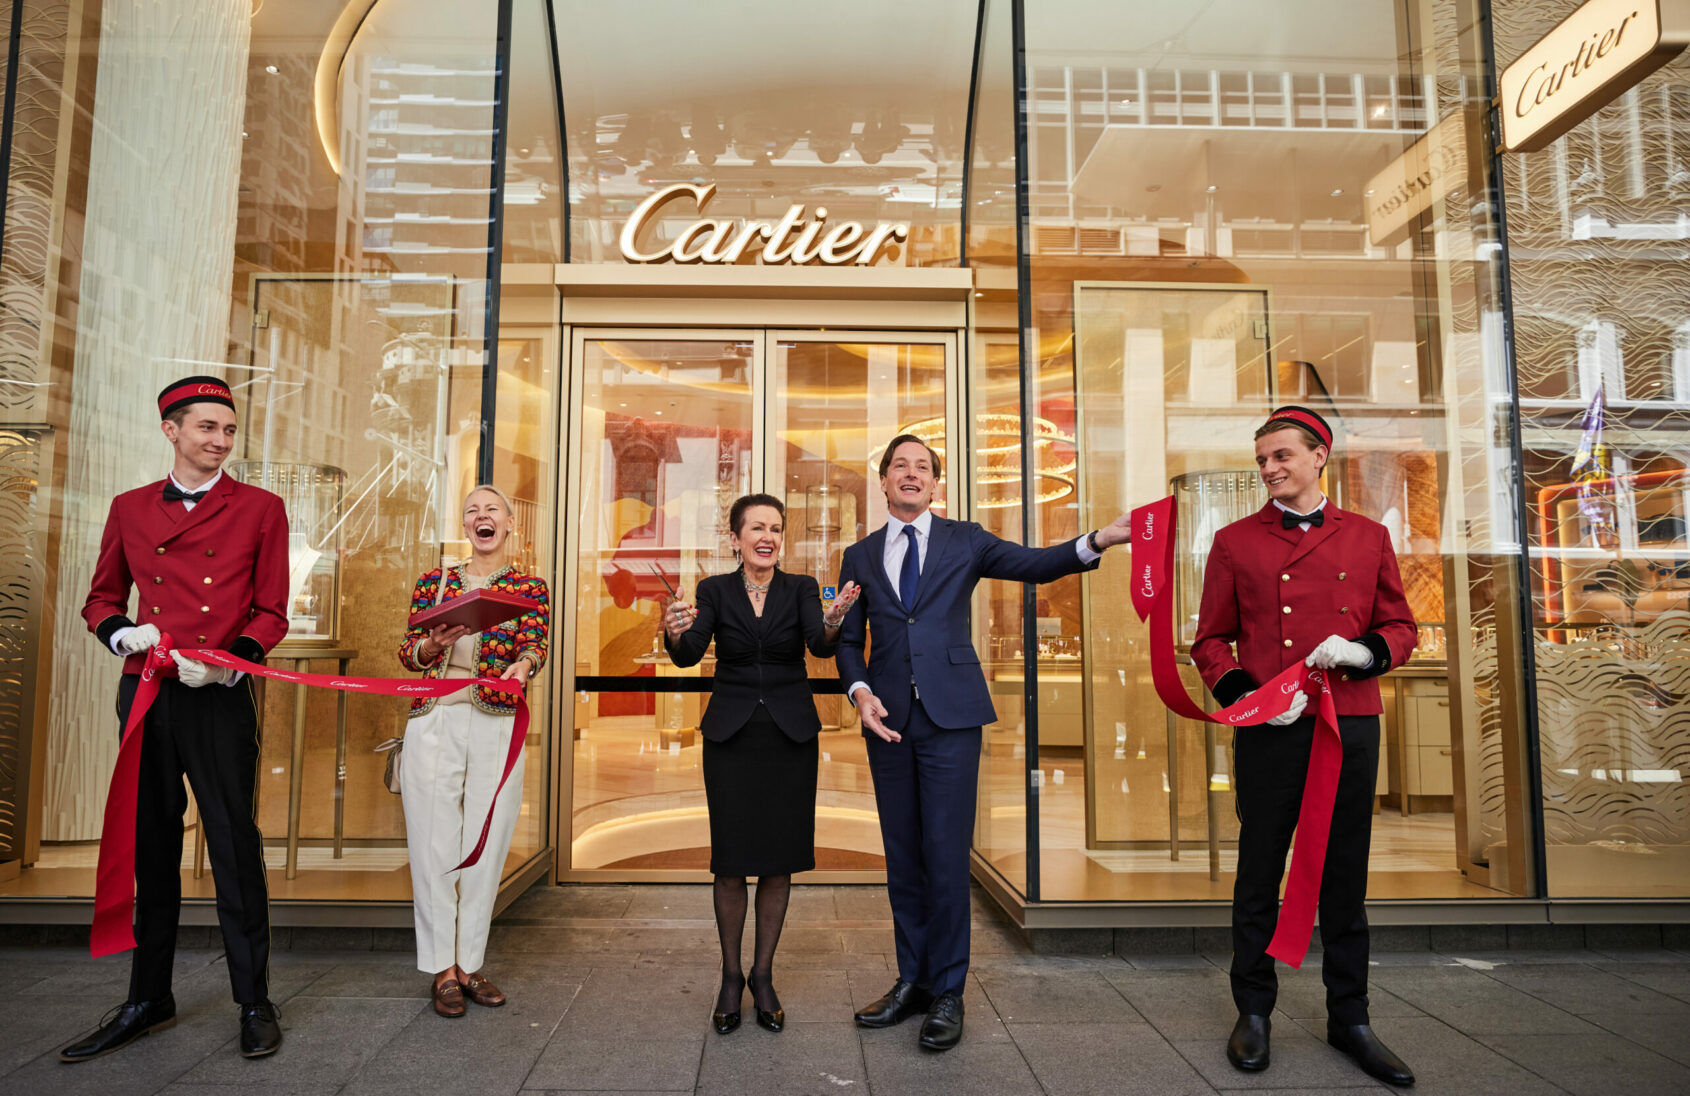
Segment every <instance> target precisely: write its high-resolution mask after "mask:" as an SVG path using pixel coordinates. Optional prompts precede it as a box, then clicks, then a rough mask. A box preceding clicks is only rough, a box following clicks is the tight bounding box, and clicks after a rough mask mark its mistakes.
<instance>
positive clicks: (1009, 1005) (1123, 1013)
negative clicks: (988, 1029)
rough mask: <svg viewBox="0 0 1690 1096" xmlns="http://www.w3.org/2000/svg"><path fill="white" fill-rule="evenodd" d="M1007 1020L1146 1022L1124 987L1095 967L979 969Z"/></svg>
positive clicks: (980, 978)
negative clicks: (1049, 970)
mask: <svg viewBox="0 0 1690 1096" xmlns="http://www.w3.org/2000/svg"><path fill="white" fill-rule="evenodd" d="M976 978H977V979H978V981H979V984H980V987H981V988H982V989H983V990H984V991H985V993H986V996H987V997H989V998H990V999H991V1002H992V1007H993V1008H994V1009H996V1010H997V1013H998V1015H999V1016H1001V1017H1003V1020H1004V1023H1006V1024H1012V1023H1016V1022H1017V1021H1019V1022H1022V1023H1031V1024H1043V1023H1064V1022H1073V1023H1096V1024H1128V1023H1143V1022H1144V1018H1143V1017H1142V1016H1140V1015H1139V1014H1138V1010H1137V1009H1135V1008H1133V1006H1132V1005H1130V1004H1128V1003H1127V999H1126V998H1125V997H1123V996H1121V991H1120V989H1118V988H1117V987H1116V986H1115V985H1113V984H1111V983H1110V981H1109V980H1108V979H1106V978H1105V977H1104V976H1103V975H1101V974H1099V973H1097V972H1095V971H1078V972H1074V973H1067V974H1057V973H1052V974H1045V975H1029V974H1024V973H1014V974H1009V973H1004V974H996V973H978V974H976Z"/></svg>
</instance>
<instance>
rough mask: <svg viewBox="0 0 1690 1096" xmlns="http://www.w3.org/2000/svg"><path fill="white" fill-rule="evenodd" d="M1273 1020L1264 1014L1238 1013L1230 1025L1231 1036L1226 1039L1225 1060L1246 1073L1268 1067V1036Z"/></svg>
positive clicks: (1271, 1030) (1271, 1029)
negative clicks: (1234, 1021)
mask: <svg viewBox="0 0 1690 1096" xmlns="http://www.w3.org/2000/svg"><path fill="white" fill-rule="evenodd" d="M1272 1032H1273V1021H1272V1020H1270V1019H1268V1018H1267V1017H1266V1016H1251V1015H1249V1014H1248V1013H1242V1012H1241V1013H1239V1014H1238V1023H1236V1024H1234V1025H1233V1026H1232V1037H1231V1038H1230V1039H1228V1040H1227V1041H1226V1060H1227V1061H1229V1062H1231V1063H1232V1064H1233V1065H1234V1066H1236V1067H1237V1068H1239V1069H1242V1070H1244V1071H1245V1072H1246V1073H1256V1072H1259V1071H1260V1070H1264V1069H1266V1068H1267V1067H1268V1036H1269V1035H1270V1034H1271V1033H1272Z"/></svg>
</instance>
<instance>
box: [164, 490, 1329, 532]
mask: <svg viewBox="0 0 1690 1096" xmlns="http://www.w3.org/2000/svg"><path fill="white" fill-rule="evenodd" d="M165 490H169V488H165ZM1279 520H1280V523H1281V524H1283V525H1284V526H1285V528H1287V529H1295V528H1296V527H1297V526H1299V525H1301V524H1303V522H1305V521H1306V522H1308V523H1309V525H1310V526H1311V527H1312V528H1315V529H1319V528H1320V527H1321V526H1322V525H1324V524H1326V507H1324V506H1322V507H1321V508H1320V509H1319V510H1316V511H1315V512H1314V513H1312V514H1293V513H1292V512H1291V511H1289V510H1282V511H1280V514H1279Z"/></svg>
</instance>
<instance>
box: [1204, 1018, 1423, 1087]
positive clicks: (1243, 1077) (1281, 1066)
mask: <svg viewBox="0 0 1690 1096" xmlns="http://www.w3.org/2000/svg"><path fill="white" fill-rule="evenodd" d="M1231 1019H1232V1018H1231V1017H1226V1018H1223V1019H1222V1022H1221V1023H1219V1024H1217V1025H1216V1026H1215V1031H1214V1033H1213V1034H1212V1035H1210V1036H1209V1037H1207V1038H1203V1039H1175V1040H1173V1045H1174V1049H1175V1050H1177V1051H1179V1052H1180V1054H1181V1055H1183V1056H1184V1058H1185V1060H1186V1061H1188V1062H1190V1063H1191V1065H1192V1066H1193V1067H1194V1068H1196V1070H1197V1072H1199V1073H1201V1074H1202V1075H1203V1079H1204V1080H1206V1081H1208V1082H1209V1084H1211V1085H1213V1086H1214V1087H1216V1088H1220V1087H1222V1086H1225V1087H1227V1088H1233V1089H1252V1090H1257V1091H1259V1090H1261V1089H1272V1088H1286V1087H1288V1086H1289V1087H1295V1088H1296V1089H1298V1090H1299V1091H1301V1090H1306V1089H1327V1088H1367V1087H1369V1086H1370V1085H1373V1086H1374V1091H1383V1090H1384V1089H1385V1086H1384V1085H1375V1084H1374V1082H1373V1079H1372V1078H1371V1077H1369V1076H1368V1075H1367V1074H1365V1073H1363V1072H1362V1071H1361V1070H1360V1069H1358V1068H1357V1067H1356V1065H1355V1063H1354V1062H1351V1061H1350V1060H1349V1059H1348V1058H1346V1057H1345V1056H1344V1055H1342V1054H1339V1053H1338V1052H1337V1051H1336V1050H1333V1049H1332V1048H1331V1047H1329V1046H1327V1045H1326V1038H1325V1035H1324V1033H1323V1034H1322V1035H1321V1036H1320V1037H1319V1038H1316V1037H1315V1036H1314V1035H1312V1034H1311V1033H1310V1032H1309V1031H1308V1030H1307V1029H1305V1028H1303V1027H1300V1026H1298V1024H1297V1023H1296V1021H1294V1020H1291V1019H1289V1018H1283V1017H1281V1016H1278V1015H1276V1016H1275V1017H1274V1024H1273V1041H1272V1046H1273V1064H1272V1065H1271V1066H1269V1067H1268V1068H1267V1069H1264V1070H1262V1071H1261V1072H1260V1073H1243V1072H1240V1071H1239V1070H1238V1069H1236V1068H1234V1067H1233V1064H1232V1063H1231V1062H1229V1061H1227V1060H1226V1037H1227V1035H1228V1034H1229V1033H1230V1032H1231V1031H1232V1023H1231ZM1410 1068H1413V1065H1412V1063H1410Z"/></svg>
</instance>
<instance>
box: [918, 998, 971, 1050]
mask: <svg viewBox="0 0 1690 1096" xmlns="http://www.w3.org/2000/svg"><path fill="white" fill-rule="evenodd" d="M960 1042H962V998H961V997H958V996H957V995H956V994H954V993H941V994H940V995H939V996H937V997H935V998H933V1007H932V1008H930V1009H928V1010H927V1019H926V1020H923V1021H922V1023H921V1045H922V1047H923V1048H925V1049H927V1050H949V1049H951V1048H952V1047H954V1046H956V1045H957V1044H958V1043H960Z"/></svg>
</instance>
